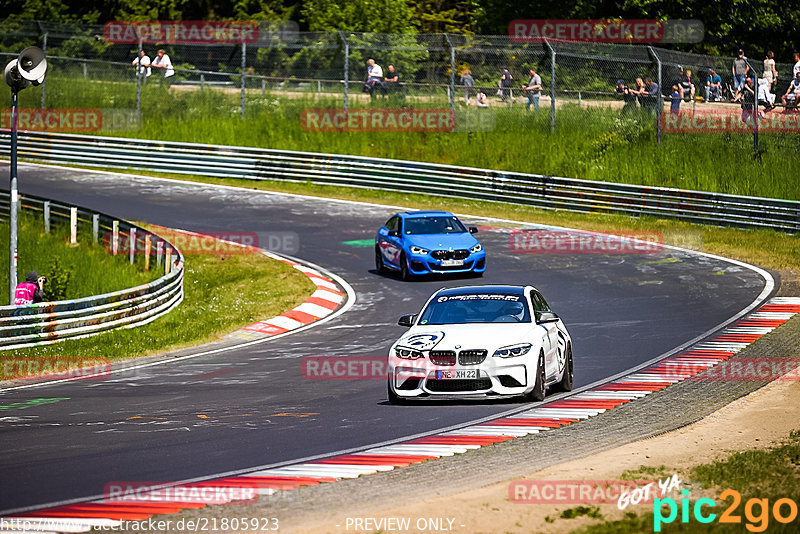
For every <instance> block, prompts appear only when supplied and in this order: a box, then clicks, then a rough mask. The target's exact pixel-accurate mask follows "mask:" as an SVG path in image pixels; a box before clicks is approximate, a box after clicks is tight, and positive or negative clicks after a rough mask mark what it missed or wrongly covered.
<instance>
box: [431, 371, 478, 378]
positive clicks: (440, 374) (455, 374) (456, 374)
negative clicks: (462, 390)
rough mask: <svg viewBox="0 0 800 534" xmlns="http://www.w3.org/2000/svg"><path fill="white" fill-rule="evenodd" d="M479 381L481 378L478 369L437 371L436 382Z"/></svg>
mask: <svg viewBox="0 0 800 534" xmlns="http://www.w3.org/2000/svg"><path fill="white" fill-rule="evenodd" d="M471 378H472V379H475V380H477V379H478V378H480V376H479V375H478V370H477V369H457V370H453V371H436V380H469V379H471Z"/></svg>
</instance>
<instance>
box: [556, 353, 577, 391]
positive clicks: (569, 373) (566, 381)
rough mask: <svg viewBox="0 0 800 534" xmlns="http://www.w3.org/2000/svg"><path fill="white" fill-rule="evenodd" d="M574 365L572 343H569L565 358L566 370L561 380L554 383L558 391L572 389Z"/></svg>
mask: <svg viewBox="0 0 800 534" xmlns="http://www.w3.org/2000/svg"><path fill="white" fill-rule="evenodd" d="M572 381H573V366H572V345H567V358H566V360H564V371H563V373H562V375H561V380H559V381H558V383H557V384H555V385H553V389H554V390H556V391H572Z"/></svg>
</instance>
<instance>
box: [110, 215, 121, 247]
mask: <svg viewBox="0 0 800 534" xmlns="http://www.w3.org/2000/svg"><path fill="white" fill-rule="evenodd" d="M117 252H119V221H116V220H115V221H114V222H113V223H111V255H112V256H116V255H117Z"/></svg>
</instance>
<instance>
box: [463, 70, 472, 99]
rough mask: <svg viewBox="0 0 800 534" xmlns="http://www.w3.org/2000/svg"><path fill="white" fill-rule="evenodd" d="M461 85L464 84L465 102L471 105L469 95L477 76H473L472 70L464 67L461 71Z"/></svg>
mask: <svg viewBox="0 0 800 534" xmlns="http://www.w3.org/2000/svg"><path fill="white" fill-rule="evenodd" d="M461 85H463V86H464V104H466V105H467V106H469V97H470V92H471V91H472V88H473V87H475V78H473V77H472V71H471V70H469V69H464V72H462V73H461Z"/></svg>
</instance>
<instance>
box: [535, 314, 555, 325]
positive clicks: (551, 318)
mask: <svg viewBox="0 0 800 534" xmlns="http://www.w3.org/2000/svg"><path fill="white" fill-rule="evenodd" d="M538 315H539V317H538V318H537V319H536V322H537V323H540V324H541V323H554V322H556V321H558V319H559V317H558V315H556V314H555V313H553V312H539V314H538Z"/></svg>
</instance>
